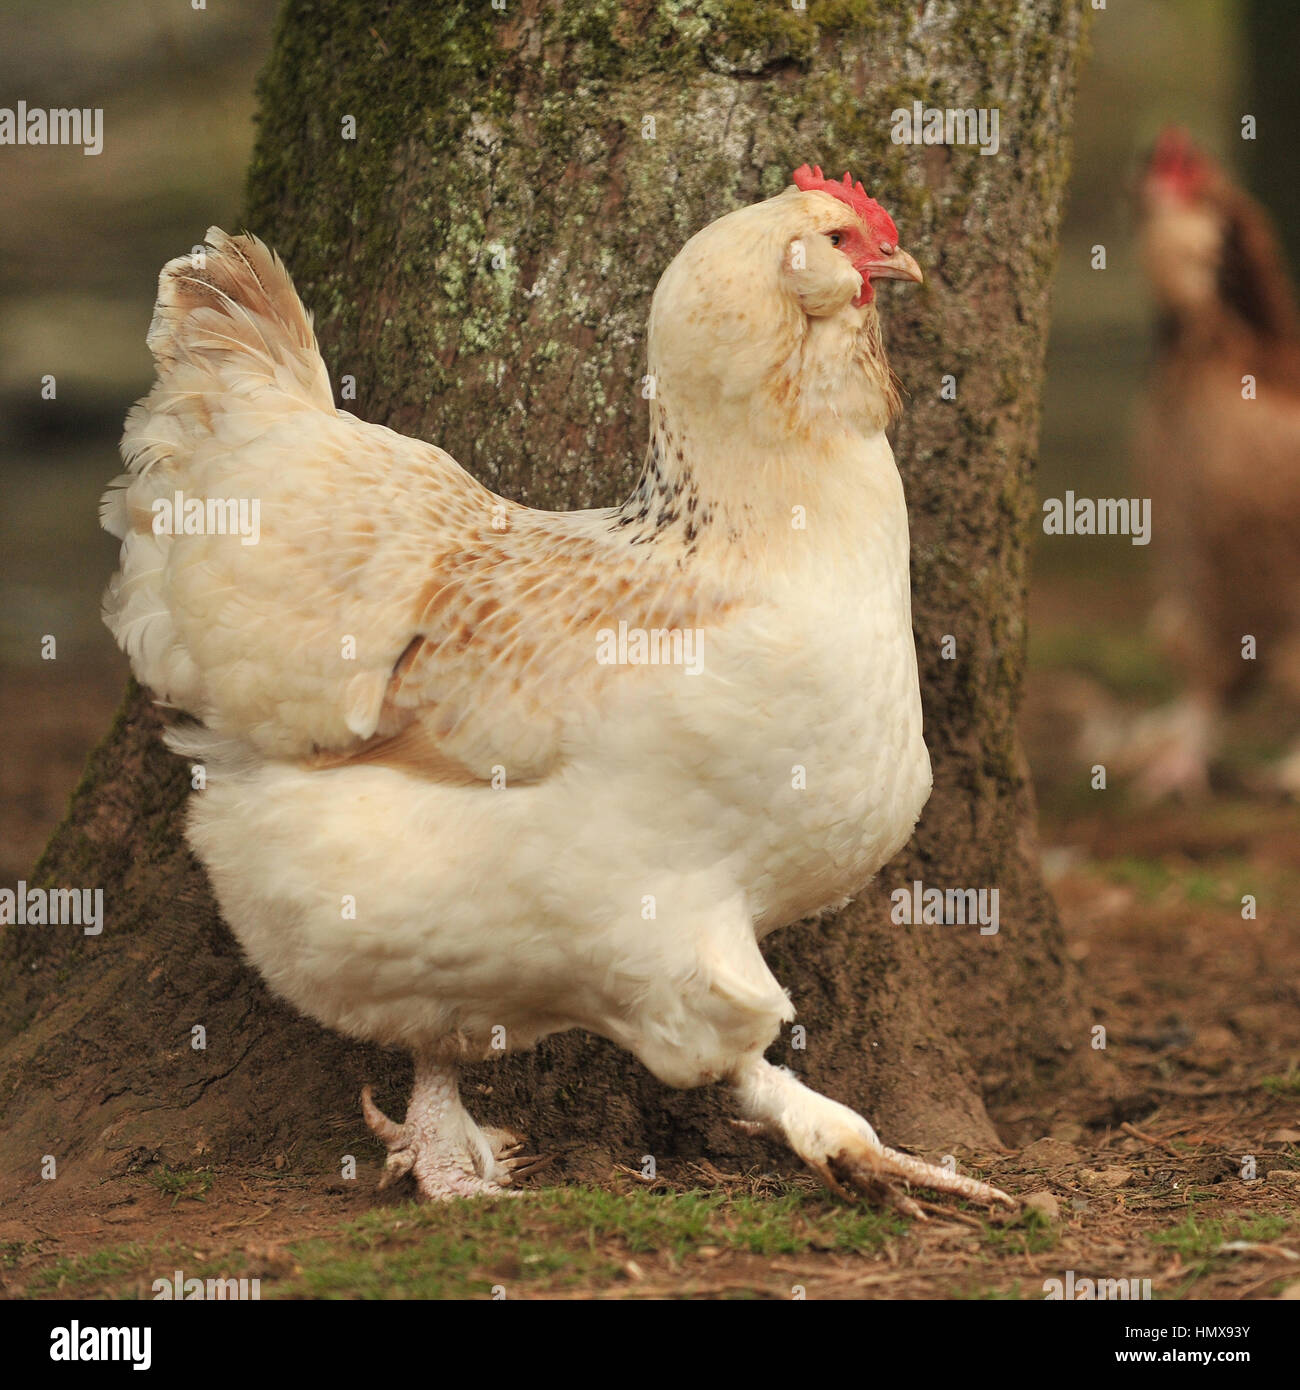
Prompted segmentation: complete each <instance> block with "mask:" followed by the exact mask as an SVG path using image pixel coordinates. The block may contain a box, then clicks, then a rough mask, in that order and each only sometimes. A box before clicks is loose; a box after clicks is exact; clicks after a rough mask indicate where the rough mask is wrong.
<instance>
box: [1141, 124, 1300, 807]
mask: <svg viewBox="0 0 1300 1390" xmlns="http://www.w3.org/2000/svg"><path fill="white" fill-rule="evenodd" d="M1140 219H1141V221H1140V242H1141V254H1142V263H1143V266H1144V268H1145V270H1146V274H1147V277H1148V279H1149V281H1150V284H1151V289H1152V292H1153V294H1154V297H1155V301H1156V305H1157V309H1158V313H1159V327H1158V347H1157V355H1156V363H1155V370H1154V372H1153V374H1152V378H1151V381H1150V383H1149V385H1148V389H1147V393H1146V398H1145V400H1144V402H1143V408H1142V412H1141V416H1140V424H1139V430H1138V466H1139V476H1140V486H1142V487H1143V489H1144V491H1145V492H1147V493H1148V494H1149V495H1150V497H1151V499H1152V550H1153V560H1154V563H1155V568H1156V585H1157V595H1158V603H1157V607H1156V610H1155V615H1154V625H1155V629H1156V633H1157V635H1158V638H1159V640H1160V642H1161V644H1162V646H1163V647H1164V648H1165V650H1166V652H1167V654H1168V655H1169V657H1170V658H1171V660H1172V661H1173V662H1174V663H1175V665H1176V666H1177V668H1178V670H1179V672H1180V674H1181V677H1182V680H1183V682H1184V685H1185V691H1184V694H1183V696H1182V698H1181V699H1180V701H1179V702H1178V704H1177V705H1175V706H1174V707H1172V708H1171V709H1169V710H1166V711H1161V712H1160V713H1159V714H1158V715H1157V716H1154V717H1152V718H1150V719H1149V720H1148V721H1147V723H1146V726H1145V729H1144V731H1143V736H1142V737H1141V738H1140V739H1139V742H1144V743H1145V756H1144V757H1142V759H1141V761H1142V762H1143V763H1144V764H1145V766H1144V768H1143V772H1142V779H1141V786H1142V788H1143V790H1144V791H1145V792H1146V793H1147V794H1148V795H1151V796H1161V795H1165V794H1168V793H1171V792H1184V793H1194V792H1196V791H1200V790H1204V789H1205V788H1206V787H1207V785H1208V777H1207V773H1208V767H1209V763H1210V761H1211V759H1212V757H1213V756H1214V753H1215V751H1216V749H1217V746H1218V741H1219V736H1220V727H1221V724H1222V717H1223V714H1224V711H1225V709H1226V708H1227V707H1228V706H1229V704H1230V703H1231V702H1232V701H1233V700H1234V699H1235V698H1237V697H1239V696H1241V695H1242V694H1244V693H1245V692H1246V691H1247V690H1249V689H1251V688H1253V687H1255V686H1256V685H1257V684H1258V683H1259V682H1261V681H1263V680H1267V681H1270V682H1273V683H1275V684H1276V685H1277V686H1278V687H1279V688H1280V689H1282V690H1284V691H1285V692H1286V693H1287V695H1288V696H1289V697H1290V699H1291V701H1292V702H1293V703H1294V704H1295V706H1296V707H1297V709H1300V319H1297V314H1296V307H1295V301H1294V298H1293V296H1292V292H1291V286H1290V284H1289V282H1288V279H1287V274H1286V270H1285V268H1284V266H1283V262H1282V257H1281V253H1280V251H1279V248H1278V244H1277V240H1276V238H1275V236H1274V234H1273V230H1272V228H1271V226H1270V224H1269V221H1268V218H1267V216H1266V215H1265V213H1264V212H1263V210H1262V209H1261V208H1260V206H1259V205H1258V204H1257V203H1256V202H1255V201H1254V200H1253V199H1252V198H1250V197H1249V196H1248V195H1247V194H1246V193H1244V192H1243V191H1242V190H1241V189H1240V188H1238V187H1237V186H1236V185H1235V184H1234V183H1233V182H1232V181H1231V180H1230V179H1229V178H1228V176H1227V175H1226V174H1225V173H1224V171H1223V170H1222V169H1221V168H1219V166H1218V165H1217V164H1215V163H1214V162H1213V161H1212V160H1211V159H1209V158H1208V157H1207V156H1206V155H1205V154H1204V153H1202V151H1200V150H1199V149H1197V147H1196V146H1195V145H1194V144H1193V143H1192V141H1191V140H1190V138H1189V137H1188V136H1187V134H1186V133H1185V132H1184V131H1181V130H1176V129H1172V128H1171V129H1167V130H1166V131H1165V132H1164V133H1163V134H1162V135H1161V136H1160V139H1159V140H1158V141H1157V142H1156V146H1155V149H1154V151H1153V153H1152V155H1151V158H1150V161H1149V163H1148V164H1147V167H1146V170H1145V172H1144V175H1143V178H1142V182H1141V189H1140ZM1249 638H1254V655H1253V658H1252V656H1251V648H1250V643H1249V641H1248V639H1249ZM1276 771H1277V777H1278V780H1279V781H1280V782H1281V784H1282V785H1283V786H1285V787H1286V788H1287V790H1289V791H1291V792H1300V747H1297V748H1296V749H1295V750H1293V752H1292V753H1291V754H1289V755H1288V756H1287V757H1286V759H1285V760H1284V761H1283V763H1282V764H1281V765H1280V766H1279V767H1278V769H1277V770H1276Z"/></svg>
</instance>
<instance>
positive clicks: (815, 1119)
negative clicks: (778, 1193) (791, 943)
mask: <svg viewBox="0 0 1300 1390" xmlns="http://www.w3.org/2000/svg"><path fill="white" fill-rule="evenodd" d="M734 1085H735V1087H736V1093H737V1095H738V1096H739V1098H740V1103H741V1106H742V1108H743V1110H744V1112H745V1115H746V1117H747V1118H748V1119H749V1120H751V1121H755V1122H757V1123H758V1124H759V1125H760V1126H762V1128H764V1129H766V1130H771V1131H775V1132H776V1133H777V1134H780V1135H781V1136H782V1137H784V1139H785V1140H786V1142H787V1143H788V1144H789V1145H790V1147H791V1148H792V1149H793V1150H794V1151H795V1153H797V1154H798V1155H799V1157H800V1158H802V1159H803V1161H804V1162H805V1163H806V1164H808V1166H809V1167H810V1168H811V1169H812V1170H813V1171H814V1172H815V1173H816V1174H817V1175H818V1176H819V1177H820V1178H821V1180H822V1181H823V1182H824V1183H825V1184H826V1185H827V1187H829V1188H831V1190H832V1191H834V1192H838V1193H839V1194H840V1195H841V1196H843V1197H847V1196H849V1195H850V1194H849V1192H847V1191H846V1189H847V1188H856V1189H857V1190H858V1191H859V1192H862V1193H865V1194H866V1195H868V1196H870V1197H873V1198H877V1199H879V1200H881V1201H884V1202H886V1203H888V1204H889V1205H890V1206H894V1207H897V1208H898V1209H899V1210H900V1211H903V1212H906V1213H907V1214H908V1215H909V1216H922V1215H923V1213H922V1211H921V1209H920V1207H918V1206H917V1205H916V1203H915V1202H913V1201H912V1199H911V1198H910V1197H908V1196H907V1194H906V1192H904V1191H903V1189H902V1186H901V1184H903V1183H911V1184H914V1185H916V1186H917V1187H928V1188H932V1189H933V1190H934V1191H936V1192H951V1193H953V1194H954V1195H956V1196H958V1197H968V1198H970V1200H971V1201H972V1202H983V1203H984V1204H985V1205H987V1206H992V1205H994V1204H995V1203H999V1204H1001V1205H1002V1206H1006V1207H1012V1208H1014V1207H1015V1206H1017V1203H1016V1202H1015V1201H1014V1200H1013V1199H1012V1198H1011V1197H1008V1196H1007V1194H1006V1193H1005V1192H1001V1191H999V1190H998V1189H997V1188H996V1187H990V1186H989V1185H988V1184H987V1183H982V1182H979V1181H978V1180H977V1179H975V1178H967V1177H963V1176H962V1175H961V1174H960V1173H950V1172H948V1171H947V1169H945V1168H939V1167H936V1166H935V1165H934V1164H932V1163H925V1162H923V1161H922V1160H921V1159H919V1158H913V1157H912V1156H911V1155H910V1154H902V1153H899V1152H898V1151H897V1150H896V1149H888V1148H886V1147H885V1146H884V1145H883V1144H882V1143H881V1142H880V1140H879V1139H878V1138H877V1137H876V1132H875V1130H873V1129H872V1128H871V1126H870V1125H869V1124H868V1123H867V1122H866V1120H864V1119H863V1118H862V1116H861V1115H859V1114H858V1113H857V1112H856V1111H854V1110H850V1109H849V1108H848V1106H847V1105H841V1104H839V1102H838V1101H833V1100H829V1099H828V1098H827V1097H826V1096H823V1095H819V1094H818V1093H817V1092H816V1091H812V1090H809V1089H808V1087H807V1086H805V1085H803V1083H802V1082H800V1081H798V1080H797V1079H796V1078H795V1077H794V1076H793V1075H792V1074H791V1073H790V1072H788V1071H785V1070H783V1069H781V1068H780V1067H774V1066H772V1064H771V1063H770V1062H766V1061H764V1060H763V1059H762V1058H761V1057H755V1058H751V1059H749V1060H748V1061H746V1062H745V1063H744V1065H743V1066H742V1067H741V1069H740V1070H739V1071H738V1072H737V1073H736V1074H735V1077H734Z"/></svg>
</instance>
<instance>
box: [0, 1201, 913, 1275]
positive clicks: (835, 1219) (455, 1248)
mask: <svg viewBox="0 0 1300 1390" xmlns="http://www.w3.org/2000/svg"><path fill="white" fill-rule="evenodd" d="M175 1176H176V1175H175V1174H172V1175H171V1176H170V1177H168V1178H167V1179H166V1182H167V1183H168V1186H166V1187H164V1189H163V1190H165V1191H173V1192H174V1194H175V1196H176V1198H177V1199H179V1197H180V1196H188V1195H193V1188H192V1186H191V1184H189V1183H184V1184H181V1185H180V1186H179V1187H177V1186H176V1184H175V1183H174V1182H173V1179H174V1178H175ZM186 1176H190V1175H186ZM154 1177H155V1175H151V1179H153V1178H154ZM155 1185H158V1183H157V1182H156V1181H155ZM204 1190H206V1188H205V1189H204ZM906 1229H907V1223H906V1222H905V1221H904V1220H903V1219H902V1218H901V1217H899V1216H897V1215H896V1214H895V1213H892V1212H877V1211H873V1210H869V1209H863V1208H858V1207H853V1206H846V1205H841V1204H838V1203H835V1202H834V1199H833V1198H830V1197H829V1196H826V1195H824V1194H822V1193H819V1192H805V1191H802V1190H795V1191H790V1192H786V1193H782V1194H780V1195H777V1196H775V1197H753V1196H745V1195H740V1196H738V1195H735V1194H732V1193H726V1192H712V1191H711V1192H704V1191H689V1192H653V1191H649V1192H637V1191H634V1192H630V1193H613V1192H606V1191H603V1190H601V1189H597V1188H554V1189H548V1190H542V1191H539V1192H534V1193H529V1194H528V1195H527V1196H525V1197H522V1198H499V1199H496V1200H493V1201H480V1200H475V1201H472V1202H469V1201H466V1202H450V1203H446V1204H427V1203H419V1202H409V1203H406V1204H404V1205H402V1206H397V1207H386V1208H384V1209H383V1210H379V1211H374V1212H370V1213H367V1214H366V1215H365V1216H363V1217H361V1218H359V1219H357V1220H355V1221H351V1222H348V1223H346V1224H344V1225H341V1226H340V1227H339V1228H338V1230H337V1231H335V1232H334V1233H333V1234H331V1235H329V1236H326V1237H318V1238H314V1239H311V1240H305V1241H301V1242H297V1243H295V1244H292V1245H290V1246H288V1247H286V1251H285V1254H286V1256H287V1257H288V1258H287V1259H286V1260H285V1261H284V1262H283V1268H284V1269H285V1270H286V1271H287V1272H283V1273H277V1274H274V1275H269V1274H260V1275H259V1273H258V1269H257V1267H256V1266H255V1265H250V1263H249V1261H248V1259H247V1257H246V1256H244V1255H243V1254H242V1253H238V1252H230V1253H225V1254H221V1255H218V1256H214V1257H212V1258H209V1259H199V1258H198V1257H197V1256H196V1255H195V1254H194V1252H193V1251H185V1250H181V1249H178V1248H177V1247H175V1246H173V1245H168V1246H166V1247H160V1248H152V1249H151V1248H147V1247H144V1246H141V1245H134V1244H133V1245H123V1246H116V1247H110V1248H106V1249H104V1250H100V1251H97V1252H95V1253H94V1254H92V1255H87V1256H82V1257H77V1258H71V1259H61V1260H59V1261H57V1262H56V1263H54V1264H52V1265H50V1266H48V1267H47V1268H46V1269H44V1270H42V1271H40V1272H38V1273H37V1274H34V1275H33V1277H32V1279H31V1280H30V1281H29V1283H28V1286H27V1293H28V1295H29V1296H37V1297H39V1296H42V1295H45V1296H51V1295H53V1296H63V1297H73V1296H77V1295H82V1296H87V1295H90V1296H94V1295H101V1296H110V1297H117V1298H121V1297H128V1298H129V1297H133V1296H136V1294H138V1293H139V1292H140V1291H141V1290H144V1291H145V1296H146V1297H147V1296H148V1289H149V1288H150V1286H151V1284H152V1282H153V1280H155V1279H158V1278H164V1277H165V1278H168V1279H170V1277H171V1275H172V1272H173V1270H176V1269H180V1270H182V1271H183V1273H184V1275H185V1276H186V1277H187V1278H190V1277H198V1278H208V1277H214V1278H215V1277H220V1278H238V1277H240V1276H241V1275H244V1276H248V1275H256V1276H258V1277H260V1278H261V1296H262V1298H264V1299H266V1298H369V1299H401V1298H408V1299H417V1298H418V1299H434V1298H436V1299H449V1298H450V1299H464V1298H493V1297H500V1296H502V1294H503V1293H504V1296H505V1297H507V1298H509V1297H512V1296H514V1295H515V1294H516V1293H517V1292H528V1291H530V1290H531V1291H546V1292H554V1293H563V1292H565V1291H577V1290H584V1291H590V1290H608V1289H610V1288H618V1287H619V1286H620V1285H622V1286H623V1287H625V1288H626V1289H627V1291H628V1292H629V1293H632V1294H635V1292H636V1284H637V1281H636V1280H635V1279H634V1278H633V1277H632V1272H630V1271H629V1270H628V1269H627V1264H628V1261H629V1260H636V1261H639V1262H640V1264H642V1265H648V1264H649V1263H650V1257H653V1259H654V1261H655V1262H660V1261H667V1262H668V1264H669V1266H670V1267H671V1269H672V1270H673V1276H674V1278H675V1279H676V1278H680V1279H681V1281H682V1283H683V1285H684V1290H685V1292H687V1293H689V1285H690V1280H691V1278H692V1276H693V1275H698V1274H703V1273H706V1272H707V1271H708V1269H709V1268H710V1261H711V1258H712V1257H714V1256H716V1254H717V1252H718V1251H728V1252H737V1253H742V1254H749V1255H755V1256H759V1257H764V1258H777V1257H780V1256H783V1255H786V1256H788V1255H798V1254H800V1253H802V1252H806V1251H836V1252H842V1253H857V1254H863V1255H871V1254H874V1253H876V1252H878V1251H880V1250H881V1249H882V1248H883V1247H884V1246H885V1245H886V1244H887V1243H888V1242H889V1241H890V1240H891V1239H894V1238H895V1237H897V1236H899V1235H901V1234H902V1233H903V1232H905V1231H906ZM759 1292H760V1289H759V1288H758V1286H757V1281H756V1287H755V1289H754V1290H753V1293H754V1294H757V1293H759Z"/></svg>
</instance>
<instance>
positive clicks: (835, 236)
mask: <svg viewBox="0 0 1300 1390" xmlns="http://www.w3.org/2000/svg"><path fill="white" fill-rule="evenodd" d="M843 240H844V238H843V236H842V235H841V234H840V233H839V232H832V233H831V245H832V246H838V245H839V244H840V242H842V241H843Z"/></svg>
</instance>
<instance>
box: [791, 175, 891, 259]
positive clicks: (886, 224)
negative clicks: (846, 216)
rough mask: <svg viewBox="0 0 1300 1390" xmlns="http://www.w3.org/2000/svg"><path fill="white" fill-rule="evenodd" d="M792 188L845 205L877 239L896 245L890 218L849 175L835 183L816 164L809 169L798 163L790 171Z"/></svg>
mask: <svg viewBox="0 0 1300 1390" xmlns="http://www.w3.org/2000/svg"><path fill="white" fill-rule="evenodd" d="M794 186H795V187H796V188H798V189H800V190H801V191H802V192H804V193H829V194H830V195H831V197H832V198H838V199H839V200H840V202H841V203H847V204H848V206H849V207H851V208H852V209H853V211H854V212H855V213H857V215H858V216H859V217H860V218H861V219H862V220H863V221H864V222H865V223H866V224H867V226H868V227H870V228H871V230H872V231H873V232H874V233H875V234H876V236H877V237H879V238H880V240H882V241H888V242H889V243H890V245H892V246H897V245H898V228H897V227H895V226H894V219H893V218H892V217H890V215H889V214H888V213H887V212H886V211H885V210H884V208H882V207H881V206H880V204H879V203H878V202H876V200H875V199H874V198H869V197H868V196H867V190H866V189H865V188H863V186H862V185H861V183H854V182H853V176H852V175H851V174H848V173H846V174H845V175H844V182H843V183H838V182H836V180H835V179H828V178H827V177H826V176H825V174H823V173H822V171H821V165H820V164H814V165H813V166H812V167H811V168H810V167H809V166H808V165H807V164H801V165H800V166H799V167H798V168H797V169H796V170H795V171H794Z"/></svg>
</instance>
